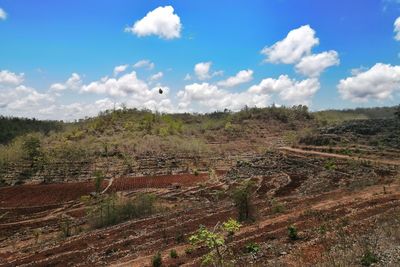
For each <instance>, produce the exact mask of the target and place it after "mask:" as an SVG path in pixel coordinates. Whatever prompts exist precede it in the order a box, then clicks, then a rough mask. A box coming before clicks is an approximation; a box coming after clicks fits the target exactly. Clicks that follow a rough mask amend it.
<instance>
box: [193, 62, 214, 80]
mask: <svg viewBox="0 0 400 267" xmlns="http://www.w3.org/2000/svg"><path fill="white" fill-rule="evenodd" d="M211 64H212V62H200V63H197V64H196V65H195V66H194V73H195V74H196V76H197V78H198V79H199V80H207V79H210V78H211V75H210V68H211Z"/></svg>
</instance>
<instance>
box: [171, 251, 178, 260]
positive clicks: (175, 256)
mask: <svg viewBox="0 0 400 267" xmlns="http://www.w3.org/2000/svg"><path fill="white" fill-rule="evenodd" d="M169 256H170V257H171V258H172V259H176V258H178V252H176V250H175V249H171V251H170V252H169Z"/></svg>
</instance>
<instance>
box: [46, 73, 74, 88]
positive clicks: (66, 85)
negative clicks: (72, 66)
mask: <svg viewBox="0 0 400 267" xmlns="http://www.w3.org/2000/svg"><path fill="white" fill-rule="evenodd" d="M81 86H82V80H81V77H80V76H79V74H77V73H72V74H71V77H70V78H68V80H67V81H65V82H64V83H53V84H52V85H51V86H50V90H51V91H56V92H60V91H65V90H79V89H80V88H81Z"/></svg>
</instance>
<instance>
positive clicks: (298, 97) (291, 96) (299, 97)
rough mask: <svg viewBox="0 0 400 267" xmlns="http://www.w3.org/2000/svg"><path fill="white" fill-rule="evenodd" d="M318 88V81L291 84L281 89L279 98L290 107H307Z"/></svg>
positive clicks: (310, 80) (311, 80) (309, 80)
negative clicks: (290, 105)
mask: <svg viewBox="0 0 400 267" xmlns="http://www.w3.org/2000/svg"><path fill="white" fill-rule="evenodd" d="M319 88H320V83H319V81H318V79H315V78H311V79H306V80H302V81H296V82H293V84H292V86H289V87H287V88H285V89H283V90H282V92H281V93H280V94H279V96H280V98H281V99H282V100H283V101H285V102H286V103H289V104H292V105H299V104H302V105H309V104H310V103H311V100H312V97H313V96H314V95H315V93H316V92H317V91H318V90H319Z"/></svg>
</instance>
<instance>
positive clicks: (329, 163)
mask: <svg viewBox="0 0 400 267" xmlns="http://www.w3.org/2000/svg"><path fill="white" fill-rule="evenodd" d="M324 167H325V169H326V170H328V171H334V170H336V163H335V161H334V160H327V161H326V162H325V166H324Z"/></svg>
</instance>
